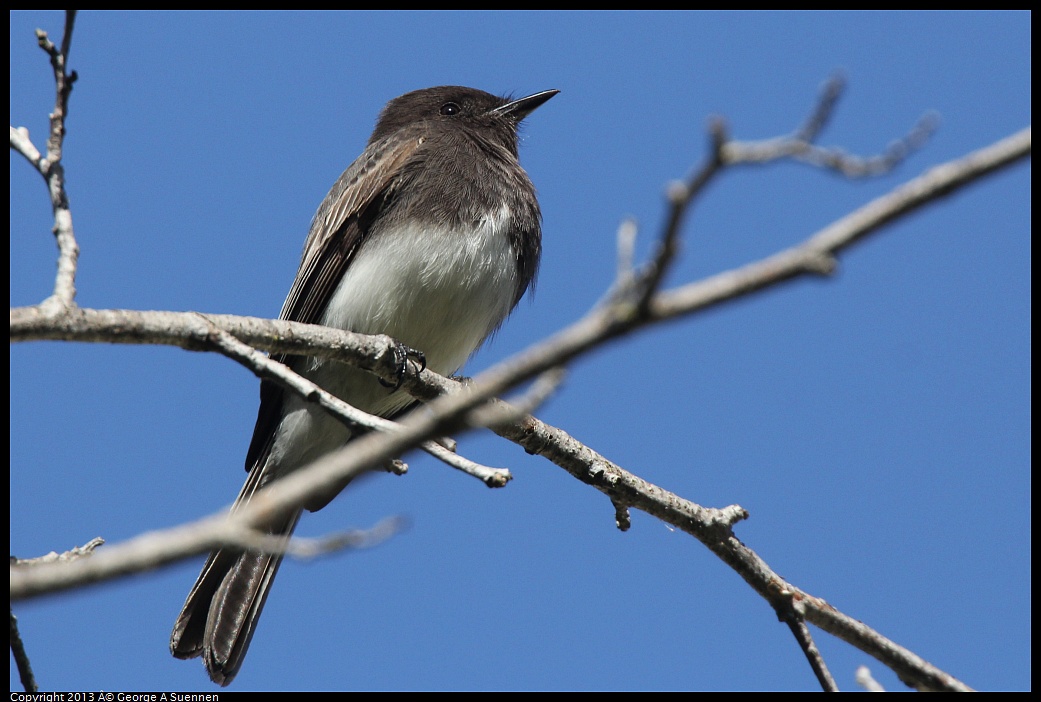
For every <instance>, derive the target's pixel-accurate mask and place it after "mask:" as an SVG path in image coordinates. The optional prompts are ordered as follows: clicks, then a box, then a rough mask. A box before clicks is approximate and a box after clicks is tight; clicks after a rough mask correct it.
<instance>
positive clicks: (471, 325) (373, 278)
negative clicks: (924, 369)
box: [170, 86, 559, 685]
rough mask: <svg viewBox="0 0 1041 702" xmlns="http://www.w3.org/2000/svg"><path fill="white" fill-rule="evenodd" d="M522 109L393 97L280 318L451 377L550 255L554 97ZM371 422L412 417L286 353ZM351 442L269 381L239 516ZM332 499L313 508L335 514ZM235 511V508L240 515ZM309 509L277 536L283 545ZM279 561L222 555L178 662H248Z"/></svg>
mask: <svg viewBox="0 0 1041 702" xmlns="http://www.w3.org/2000/svg"><path fill="white" fill-rule="evenodd" d="M557 92H559V91H557V90H546V91H543V92H541V93H535V94H534V95H529V96H528V97H525V98H521V99H520V100H512V101H511V100H509V99H506V98H499V97H496V96H494V95H491V94H489V93H486V92H483V91H481V90H475V89H473V88H463V87H458V86H441V87H437V88H428V89H426V90H417V91H414V92H411V93H406V94H405V95H402V96H401V97H398V98H395V99H394V100H391V101H390V102H389V103H388V104H387V106H386V107H385V108H383V112H382V113H381V114H380V117H379V120H378V121H377V122H376V129H375V131H373V133H372V136H371V137H370V138H369V143H368V145H367V146H366V147H365V151H363V152H362V154H361V156H359V157H358V159H357V160H356V161H355V162H354V163H352V164H351V166H350V168H348V169H347V170H346V171H344V173H343V175H341V176H340V179H339V180H337V181H336V184H335V185H333V187H332V190H330V191H329V194H328V195H326V196H325V200H324V201H323V202H322V204H321V206H320V207H319V208H318V212H317V213H316V214H315V216H314V220H313V221H312V222H311V231H310V232H309V233H308V235H307V241H306V242H305V243H304V252H303V257H302V259H301V261H300V268H299V270H297V273H296V279H295V280H294V281H293V287H292V288H291V289H290V290H289V296H288V297H287V298H286V302H285V304H284V305H283V307H282V314H281V319H287V320H293V321H297V322H309V323H312V324H324V325H326V326H330V327H338V328H341V329H349V330H351V331H356V332H361V333H366V334H387V335H389V336H390V337H392V338H394V339H395V340H396V341H398V342H399V343H401V344H404V345H407V346H408V347H411V349H416V350H418V351H419V352H421V353H422V354H423V356H424V358H425V362H426V364H427V366H428V367H429V368H431V369H432V370H435V371H437V372H438V373H441V374H445V375H448V374H451V373H454V372H455V371H456V370H458V369H459V367H460V366H462V365H463V363H464V362H465V361H466V359H467V358H468V357H469V356H470V354H472V353H473V352H474V351H475V350H476V349H477V347H479V346H480V345H481V344H482V343H483V342H484V340H485V339H486V338H488V336H489V335H490V334H491V333H492V332H494V331H495V330H496V329H497V328H498V327H499V325H500V324H502V322H503V320H505V319H506V317H507V316H508V315H509V313H510V311H511V310H512V309H513V307H514V306H515V305H516V304H517V302H518V301H519V300H520V298H521V297H522V296H523V295H524V293H525V291H526V290H527V289H528V288H530V287H531V285H532V283H533V281H534V279H535V273H536V271H537V270H538V266H539V256H540V253H541V248H542V247H541V237H542V233H541V213H540V212H539V203H538V201H537V200H536V199H535V188H534V187H533V186H532V184H531V181H530V180H529V179H528V175H527V173H525V172H524V169H523V168H521V166H520V163H519V162H518V161H517V127H518V125H519V123H520V122H521V120H523V119H524V118H525V117H527V116H528V114H530V113H531V112H532V111H533V110H535V109H536V108H537V107H539V106H540V105H542V104H543V103H544V102H546V101H547V100H549V99H550V98H551V97H553V96H554V95H556V94H557ZM276 358H278V360H280V361H282V362H283V363H286V364H287V365H288V366H289V367H290V368H292V369H293V370H295V371H296V372H298V373H300V374H302V375H304V376H306V377H307V378H309V379H311V380H312V381H314V382H315V383H317V384H318V385H320V386H321V387H323V388H325V389H326V390H328V391H330V392H332V393H333V394H335V395H336V396H337V397H340V398H342V399H344V400H345V401H347V402H349V403H350V404H351V405H354V406H355V407H358V408H360V409H362V410H365V411H366V412H369V413H371V414H375V415H379V416H382V417H392V416H395V415H397V414H400V413H401V412H402V411H403V410H405V409H407V408H408V407H409V405H411V404H412V400H411V398H410V397H409V396H408V395H406V394H405V393H403V392H401V391H397V390H396V389H394V388H388V387H386V386H385V385H383V384H381V383H380V382H379V381H378V379H377V378H375V377H374V376H372V375H370V374H368V373H365V372H363V371H360V370H357V369H355V368H352V367H350V366H347V365H344V364H341V363H336V362H331V361H326V360H323V359H319V358H310V357H300V356H296V357H286V356H276ZM350 437H351V431H350V430H349V429H347V428H346V427H345V426H344V425H343V424H341V423H340V422H339V421H337V420H335V419H333V418H332V417H330V416H329V415H328V414H326V413H325V412H324V411H323V410H321V409H320V408H316V407H314V406H313V405H312V404H309V403H307V402H305V401H304V400H302V399H300V398H299V397H298V396H296V395H293V394H290V393H286V392H285V391H284V390H283V389H282V388H281V387H280V386H278V385H275V384H274V383H271V382H269V381H264V382H261V385H260V411H259V413H258V416H257V424H256V428H255V429H254V430H253V440H252V441H251V442H250V445H249V452H248V453H247V454H246V470H247V471H249V477H248V478H247V479H246V484H245V485H244V486H243V488H242V492H240V493H239V496H238V498H237V499H236V500H235V504H236V505H239V504H242V503H245V502H246V501H248V500H249V499H250V498H251V497H252V496H253V495H254V493H256V492H257V491H258V490H260V489H261V488H263V487H264V486H265V485H267V484H269V483H270V482H271V481H273V480H277V479H278V478H279V477H281V476H284V475H286V474H287V473H290V472H291V471H293V470H296V469H297V468H300V467H301V466H304V465H306V464H307V463H310V462H311V461H313V460H314V459H316V458H318V457H320V456H321V455H323V454H325V453H328V452H329V451H332V450H334V449H336V448H339V447H340V446H342V445H343V444H344V443H345V442H346V441H347V440H348V439H350ZM333 497H335V495H326V496H323V497H322V498H321V499H317V500H315V501H314V502H313V503H311V504H308V505H305V507H306V508H307V509H308V510H310V511H315V510H318V509H321V508H322V507H324V506H325V505H326V504H327V503H328V502H329V501H330V500H331V499H332V498H333ZM233 509H234V507H233ZM301 511H302V510H297V511H296V512H295V513H293V514H291V515H289V516H287V517H286V518H285V519H284V520H282V521H281V522H280V523H278V524H274V525H272V526H271V527H270V531H271V533H272V534H278V535H283V536H285V537H286V538H288V537H289V535H290V534H291V533H292V532H293V529H294V528H295V527H296V523H297V520H299V518H300V514H301ZM281 561H282V559H281V557H279V556H270V555H265V554H263V553H256V552H245V553H243V552H240V551H235V550H233V549H221V550H217V551H214V552H213V553H211V554H210V556H209V558H208V559H207V561H206V565H205V566H203V569H202V573H201V574H200V575H199V579H198V580H197V581H196V582H195V587H193V588H192V591H191V593H189V595H188V599H187V601H186V602H185V603H184V609H183V610H181V614H180V616H179V617H178V618H177V622H176V624H174V630H173V634H172V636H171V637H170V651H171V652H172V653H173V655H174V656H176V657H178V658H194V657H196V656H202V657H203V662H204V663H205V664H206V671H207V672H208V673H209V675H210V678H211V679H212V680H213V681H214V682H216V683H218V684H220V685H227V684H228V683H230V682H231V680H232V679H233V678H234V677H235V675H236V673H238V671H239V668H240V667H241V666H242V661H243V659H244V658H245V656H246V650H247V649H248V648H249V643H250V640H251V639H252V638H253V633H254V631H255V629H256V625H257V619H258V618H259V617H260V612H261V610H262V609H263V608H264V601H265V600H266V599H267V594H268V590H269V588H270V587H271V583H272V581H273V580H274V578H275V574H276V573H277V572H278V566H279V564H280V563H281Z"/></svg>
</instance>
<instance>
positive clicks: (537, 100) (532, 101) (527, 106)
mask: <svg viewBox="0 0 1041 702" xmlns="http://www.w3.org/2000/svg"><path fill="white" fill-rule="evenodd" d="M559 92H560V91H559V90H543V91H542V92H541V93H535V94H534V95H529V96H528V97H522V98H521V99H520V100H514V101H513V102H508V103H506V104H505V105H503V106H502V107H496V108H495V109H494V110H492V114H497V115H508V116H510V117H512V118H513V119H514V120H516V121H517V122H520V121H521V120H522V119H524V118H525V117H527V116H528V115H530V114H531V113H532V112H534V111H535V110H536V109H538V108H539V107H540V106H541V105H542V104H543V103H545V102H546V101H547V100H549V99H550V98H551V97H553V96H554V95H556V94H557V93H559Z"/></svg>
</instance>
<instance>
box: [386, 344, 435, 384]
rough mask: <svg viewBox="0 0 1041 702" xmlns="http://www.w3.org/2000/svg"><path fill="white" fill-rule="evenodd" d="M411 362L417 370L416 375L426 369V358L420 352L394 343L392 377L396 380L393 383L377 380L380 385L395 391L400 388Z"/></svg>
mask: <svg viewBox="0 0 1041 702" xmlns="http://www.w3.org/2000/svg"><path fill="white" fill-rule="evenodd" d="M409 361H412V362H413V363H415V364H416V365H417V366H418V367H419V370H417V371H416V373H422V372H423V371H424V370H426V367H427V357H426V356H425V355H424V354H423V352H422V351H417V350H416V349H414V348H412V347H410V346H405V345H404V344H402V343H399V342H395V344H394V376H395V378H396V380H395V381H394V382H393V383H390V382H387V381H386V380H384V379H383V378H379V381H380V385H382V386H383V387H385V388H392V389H394V390H397V389H398V388H400V387H401V383H402V382H404V380H405V373H406V372H408V362H409Z"/></svg>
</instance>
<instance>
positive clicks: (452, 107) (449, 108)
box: [441, 102, 461, 117]
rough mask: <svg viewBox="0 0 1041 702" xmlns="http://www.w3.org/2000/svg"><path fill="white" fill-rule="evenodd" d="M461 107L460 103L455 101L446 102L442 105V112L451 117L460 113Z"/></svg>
mask: <svg viewBox="0 0 1041 702" xmlns="http://www.w3.org/2000/svg"><path fill="white" fill-rule="evenodd" d="M460 109H461V108H460V107H459V105H457V104H455V103H454V102H446V103H445V104H444V105H441V114H443V115H444V116H446V117H451V116H452V115H457V114H459V111H460Z"/></svg>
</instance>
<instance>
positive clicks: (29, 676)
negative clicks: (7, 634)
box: [11, 607, 39, 697]
mask: <svg viewBox="0 0 1041 702" xmlns="http://www.w3.org/2000/svg"><path fill="white" fill-rule="evenodd" d="M11 655H12V656H13V657H14V662H15V666H17V668H18V678H19V680H21V682H22V689H23V690H25V691H26V692H36V691H37V690H38V689H39V688H37V686H36V676H35V675H33V666H32V662H31V661H30V660H29V653H28V651H26V650H25V643H24V642H23V641H22V634H21V632H19V631H18V618H17V617H15V616H14V608H13V607H12V608H11ZM12 697H13V695H12Z"/></svg>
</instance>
